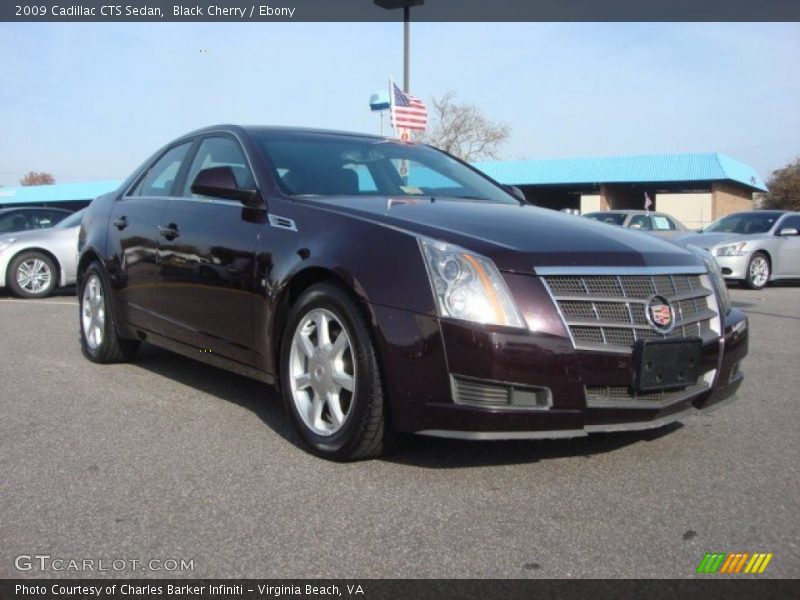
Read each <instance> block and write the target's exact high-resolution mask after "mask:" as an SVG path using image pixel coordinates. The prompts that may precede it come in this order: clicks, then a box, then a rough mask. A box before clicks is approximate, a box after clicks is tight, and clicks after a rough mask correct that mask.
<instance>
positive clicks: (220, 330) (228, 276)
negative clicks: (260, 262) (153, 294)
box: [158, 134, 266, 364]
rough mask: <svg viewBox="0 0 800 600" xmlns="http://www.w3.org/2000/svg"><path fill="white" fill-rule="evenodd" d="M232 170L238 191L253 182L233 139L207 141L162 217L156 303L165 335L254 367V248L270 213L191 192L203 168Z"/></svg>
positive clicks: (214, 138) (249, 186) (244, 160)
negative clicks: (226, 168) (225, 167)
mask: <svg viewBox="0 0 800 600" xmlns="http://www.w3.org/2000/svg"><path fill="white" fill-rule="evenodd" d="M219 166H229V167H231V168H232V169H233V171H234V174H235V176H236V179H237V183H238V184H239V187H240V188H243V189H245V188H247V189H253V188H254V187H255V182H254V179H253V175H252V171H251V169H250V167H249V164H248V162H247V160H246V158H245V155H244V151H243V150H242V148H241V147H240V145H239V143H238V142H237V141H236V139H235V138H233V137H232V136H227V135H222V134H218V135H214V136H210V137H206V138H205V139H203V140H202V141H201V142H200V144H199V146H198V147H197V151H196V153H195V155H194V158H193V160H192V163H191V166H190V168H189V171H188V174H187V175H186V177H185V178H184V181H183V183H182V184H181V190H180V191H179V192H176V196H179V197H175V198H172V199H170V201H169V204H168V206H167V209H166V211H165V212H164V214H163V216H162V218H161V230H160V233H159V235H160V238H161V239H160V245H159V269H158V294H159V298H158V305H159V311H158V312H159V315H160V316H161V318H162V319H163V321H162V324H161V326H160V328H161V329H162V331H164V332H165V334H166V335H168V336H169V337H172V338H174V339H177V340H178V341H181V342H183V343H185V344H189V345H191V346H194V347H196V348H197V349H198V351H199V352H211V353H216V354H219V355H222V356H224V357H226V358H231V359H233V360H237V361H239V362H242V363H245V364H252V362H253V345H254V339H255V335H256V332H254V331H253V327H254V325H253V324H254V315H253V313H254V307H255V301H254V295H253V294H254V290H255V287H256V286H255V284H254V277H255V249H256V242H257V237H258V234H259V231H260V230H261V224H262V223H263V222H264V221H265V220H266V211H259V210H253V209H251V208H246V207H244V206H243V205H242V203H241V202H239V201H236V200H226V199H221V198H209V197H205V196H198V195H196V194H192V192H191V189H190V187H191V182H192V181H193V180H194V178H195V176H196V175H197V173H198V172H199V171H200V170H201V169H206V168H210V167H219Z"/></svg>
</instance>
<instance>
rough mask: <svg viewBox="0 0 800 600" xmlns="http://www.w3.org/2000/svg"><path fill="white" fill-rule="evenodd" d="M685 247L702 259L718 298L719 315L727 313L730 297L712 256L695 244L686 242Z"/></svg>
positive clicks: (729, 306) (729, 307)
mask: <svg viewBox="0 0 800 600" xmlns="http://www.w3.org/2000/svg"><path fill="white" fill-rule="evenodd" d="M686 248H687V249H688V250H691V251H692V252H694V253H695V254H696V255H697V256H699V257H700V258H702V259H703V262H704V263H705V264H706V269H707V270H708V275H709V277H711V282H712V284H713V286H714V287H715V288H717V289H716V292H717V298H718V299H719V308H720V316H722V315H726V314H728V311H729V310H730V309H731V299H730V297H729V296H728V286H727V285H726V284H725V278H724V277H723V276H722V271H721V270H720V268H719V265H718V264H717V261H716V260H714V257H713V256H712V255H711V253H710V252H709V251H708V250H705V249H703V248H700V247H699V246H695V245H693V244H686Z"/></svg>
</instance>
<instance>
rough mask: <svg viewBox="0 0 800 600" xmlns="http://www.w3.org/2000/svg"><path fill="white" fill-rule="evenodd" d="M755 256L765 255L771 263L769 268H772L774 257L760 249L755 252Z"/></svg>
mask: <svg viewBox="0 0 800 600" xmlns="http://www.w3.org/2000/svg"><path fill="white" fill-rule="evenodd" d="M753 254H763V255H764V256H766V257H767V260H768V261H769V266H770V268H772V257H771V256H770V255H769V252H767V251H766V250H764V249H763V248H759V249H758V250H756V251H755V252H753Z"/></svg>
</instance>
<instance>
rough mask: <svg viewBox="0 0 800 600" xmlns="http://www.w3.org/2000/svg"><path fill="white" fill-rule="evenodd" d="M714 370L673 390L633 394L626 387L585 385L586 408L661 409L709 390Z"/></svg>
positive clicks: (714, 374) (714, 373)
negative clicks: (691, 383)
mask: <svg viewBox="0 0 800 600" xmlns="http://www.w3.org/2000/svg"><path fill="white" fill-rule="evenodd" d="M716 373H717V371H716V369H712V370H711V371H707V372H706V373H704V374H703V375H702V376H701V377H700V379H699V380H698V381H697V383H696V384H695V385H692V386H687V387H685V388H680V389H675V390H660V391H657V392H635V391H633V390H632V389H631V388H630V387H626V386H603V385H587V386H585V387H584V392H585V393H586V406H588V407H590V408H663V407H665V406H669V405H670V404H673V403H675V402H679V401H680V400H683V399H685V398H689V397H690V396H696V395H697V394H700V393H702V392H704V391H706V390H708V389H710V388H711V384H712V383H713V382H714V377H715V376H716Z"/></svg>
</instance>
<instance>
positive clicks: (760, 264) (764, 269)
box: [744, 252, 770, 290]
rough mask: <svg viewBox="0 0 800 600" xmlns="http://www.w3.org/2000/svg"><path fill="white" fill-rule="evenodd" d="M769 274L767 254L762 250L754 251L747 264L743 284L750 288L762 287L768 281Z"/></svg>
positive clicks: (758, 288) (757, 288)
mask: <svg viewBox="0 0 800 600" xmlns="http://www.w3.org/2000/svg"><path fill="white" fill-rule="evenodd" d="M769 276H770V264H769V259H768V258H767V255H766V254H764V253H763V252H755V253H754V254H753V256H751V257H750V262H749V263H748V264H747V275H746V279H745V280H744V284H745V286H747V287H748V288H750V289H751V290H760V289H763V288H764V287H765V286H766V285H767V283H769Z"/></svg>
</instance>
